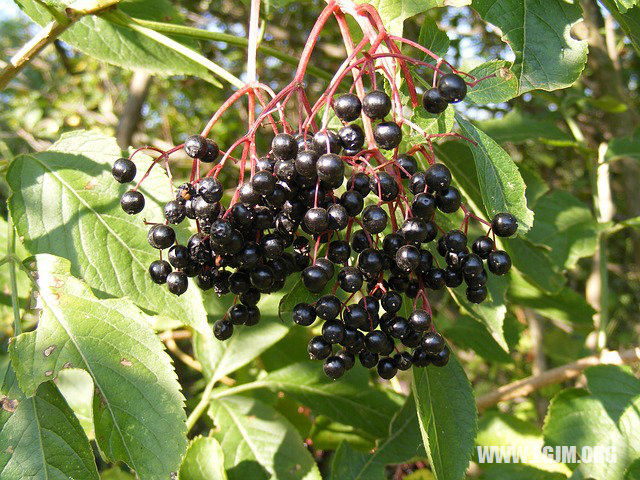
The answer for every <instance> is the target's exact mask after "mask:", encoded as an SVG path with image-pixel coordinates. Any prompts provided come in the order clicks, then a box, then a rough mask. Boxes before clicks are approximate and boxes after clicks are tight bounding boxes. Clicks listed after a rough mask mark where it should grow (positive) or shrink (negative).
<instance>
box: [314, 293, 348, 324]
mask: <svg viewBox="0 0 640 480" xmlns="http://www.w3.org/2000/svg"><path fill="white" fill-rule="evenodd" d="M341 308H342V304H341V303H340V300H339V299H338V297H336V296H335V295H323V296H322V297H320V298H319V299H318V301H317V302H316V315H317V316H318V317H319V318H321V319H322V320H334V319H335V318H336V317H337V316H338V314H339V313H340V309H341Z"/></svg>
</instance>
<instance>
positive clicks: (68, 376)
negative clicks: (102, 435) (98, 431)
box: [56, 368, 96, 440]
mask: <svg viewBox="0 0 640 480" xmlns="http://www.w3.org/2000/svg"><path fill="white" fill-rule="evenodd" d="M56 386H57V387H58V390H60V393H61V394H62V396H63V397H64V399H65V400H66V401H67V403H68V404H69V407H71V409H72V410H73V413H74V414H75V415H76V417H78V420H80V425H82V429H83V430H84V433H85V434H86V435H87V437H88V438H89V439H90V440H95V437H96V435H95V432H94V431H93V411H92V410H93V409H92V402H93V380H91V376H90V375H89V374H88V373H87V372H85V371H84V370H81V369H79V368H65V369H64V370H62V371H60V372H59V373H58V377H57V378H56Z"/></svg>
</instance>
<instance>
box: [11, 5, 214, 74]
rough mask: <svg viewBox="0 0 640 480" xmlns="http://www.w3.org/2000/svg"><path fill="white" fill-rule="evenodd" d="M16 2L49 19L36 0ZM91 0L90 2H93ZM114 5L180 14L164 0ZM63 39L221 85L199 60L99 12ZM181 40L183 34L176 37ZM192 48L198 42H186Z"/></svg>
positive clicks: (138, 65) (137, 12)
mask: <svg viewBox="0 0 640 480" xmlns="http://www.w3.org/2000/svg"><path fill="white" fill-rule="evenodd" d="M16 3H17V4H18V6H19V7H20V8H21V9H22V10H23V11H24V12H25V13H26V14H27V15H29V17H31V19H32V20H33V21H35V22H37V23H39V24H40V25H45V24H47V23H49V22H50V21H51V20H52V18H53V17H52V15H51V13H50V12H49V11H48V10H47V8H45V7H44V6H42V5H41V4H40V3H39V2H37V1H35V0H16ZM92 3H93V2H92ZM117 9H119V10H121V11H122V12H124V13H126V14H128V15H131V16H132V17H135V18H141V19H144V20H155V21H161V22H173V23H180V21H181V15H180V13H179V12H178V11H177V10H176V8H175V7H174V6H173V5H172V4H171V2H169V1H167V0H122V1H121V2H119V3H118V6H117ZM60 38H61V39H62V40H64V41H65V42H67V43H69V44H70V45H73V46H74V47H76V48H78V49H79V50H81V51H82V52H84V53H86V54H88V55H91V56H93V57H95V58H97V59H98V60H102V61H104V62H107V63H110V64H113V65H117V66H119V67H123V68H129V69H131V70H143V71H147V72H149V73H153V74H155V75H162V76H167V75H195V76H198V77H200V78H203V79H205V80H208V81H209V82H211V83H212V84H214V85H217V86H221V84H220V83H219V82H218V80H216V79H215V78H214V77H213V76H212V75H211V73H210V72H209V71H208V70H207V68H205V67H204V66H202V65H201V64H199V63H198V62H196V61H194V60H193V59H190V58H188V57H186V56H184V55H182V54H179V53H177V52H175V51H174V50H172V49H171V48H169V47H167V46H165V45H162V44H161V43H158V42H157V41H156V40H153V39H151V38H149V37H147V36H146V35H143V34H141V33H139V32H137V31H134V30H132V29H130V28H127V27H125V26H122V25H117V24H115V23H112V22H110V21H107V20H105V19H104V18H102V17H100V16H98V15H87V16H85V17H83V18H81V19H80V20H78V21H77V22H75V23H74V24H73V25H72V26H71V27H69V28H68V29H67V31H65V32H64V33H63V34H62V35H61V37H60ZM178 41H180V42H184V38H180V39H178ZM183 44H184V45H185V46H189V47H190V48H192V49H193V50H197V43H195V42H185V43H183Z"/></svg>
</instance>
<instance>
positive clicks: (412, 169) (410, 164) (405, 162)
mask: <svg viewBox="0 0 640 480" xmlns="http://www.w3.org/2000/svg"><path fill="white" fill-rule="evenodd" d="M396 165H397V166H398V170H400V177H401V178H411V177H412V176H413V175H414V174H415V173H416V172H417V171H418V162H417V160H416V158H415V157H414V156H413V155H407V154H402V155H398V159H397V160H396Z"/></svg>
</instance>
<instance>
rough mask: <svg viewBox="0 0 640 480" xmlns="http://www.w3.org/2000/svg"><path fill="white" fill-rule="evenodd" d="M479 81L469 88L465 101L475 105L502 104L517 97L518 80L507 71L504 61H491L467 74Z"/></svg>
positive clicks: (507, 67)
mask: <svg viewBox="0 0 640 480" xmlns="http://www.w3.org/2000/svg"><path fill="white" fill-rule="evenodd" d="M468 73H469V74H471V75H473V76H474V77H476V78H478V79H481V78H484V77H488V76H490V75H494V76H493V77H490V78H485V79H484V80H482V81H480V82H479V83H478V84H477V85H476V86H475V87H473V88H469V90H468V93H467V96H466V98H465V100H466V101H467V102H470V103H474V104H476V105H486V104H488V103H502V102H506V101H508V100H511V99H512V98H514V97H516V96H517V95H518V80H517V79H516V76H515V74H514V73H513V72H512V71H511V70H509V66H508V62H505V61H504V60H492V61H490V62H485V63H483V64H482V65H479V66H477V67H476V68H474V69H473V70H470V71H469V72H468Z"/></svg>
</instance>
